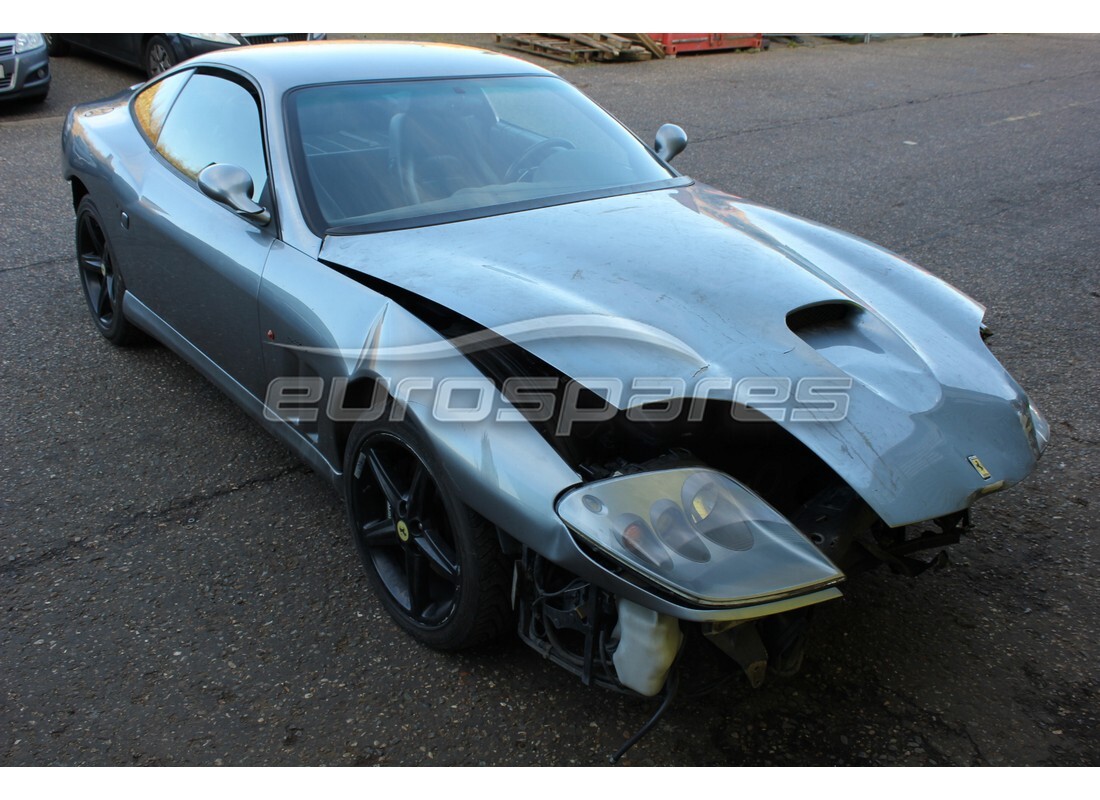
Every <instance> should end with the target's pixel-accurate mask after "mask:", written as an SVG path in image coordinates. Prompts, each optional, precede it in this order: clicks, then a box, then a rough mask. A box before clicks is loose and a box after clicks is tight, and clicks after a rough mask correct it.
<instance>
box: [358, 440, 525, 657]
mask: <svg viewBox="0 0 1100 800" xmlns="http://www.w3.org/2000/svg"><path fill="white" fill-rule="evenodd" d="M344 468H345V480H346V482H347V483H346V487H347V502H348V516H349V520H350V522H351V528H352V536H353V538H354V540H355V545H356V548H357V549H358V551H359V556H360V558H361V559H362V562H363V566H364V568H365V569H366V571H367V575H368V576H369V577H370V579H371V583H372V584H373V585H374V588H375V590H376V591H377V593H378V596H379V598H380V599H381V601H382V604H383V605H384V606H385V608H386V611H388V612H389V614H390V615H391V616H392V617H393V618H394V620H395V621H396V622H397V624H398V625H400V626H401V627H402V628H404V629H405V630H406V631H408V632H409V633H411V634H412V635H413V636H414V637H415V638H417V639H418V640H420V641H421V642H423V643H424V644H427V645H429V646H431V647H434V648H437V649H440V650H459V649H463V648H467V647H473V646H475V645H479V644H483V643H485V642H488V641H490V640H492V639H494V638H496V637H497V636H498V635H500V634H501V633H503V632H504V631H505V630H506V629H507V627H508V625H509V621H510V619H511V606H510V601H509V596H508V578H509V575H508V567H507V563H506V561H505V559H504V555H503V553H502V552H501V548H500V543H499V541H498V539H497V536H496V531H495V529H494V528H493V527H492V526H491V525H490V524H489V523H488V522H486V521H485V520H484V519H482V518H481V517H479V516H478V515H477V514H475V513H474V512H473V511H471V510H470V509H469V508H468V507H466V506H465V505H464V504H463V503H462V502H461V501H460V500H459V498H458V496H457V494H456V492H455V490H454V489H453V488H452V487H451V485H450V481H449V480H448V478H447V476H446V475H445V474H444V472H443V471H442V469H441V468H440V465H439V463H438V461H437V459H436V457H435V455H434V452H433V451H432V450H431V448H430V447H429V445H428V444H427V442H426V441H425V439H424V437H423V436H422V435H421V434H420V432H419V429H418V428H417V427H416V426H415V425H414V424H413V423H412V422H409V421H407V420H405V421H401V422H382V423H359V424H358V425H356V427H355V428H354V429H353V431H352V434H351V437H350V441H349V444H348V450H347V456H346V458H345V460H344Z"/></svg>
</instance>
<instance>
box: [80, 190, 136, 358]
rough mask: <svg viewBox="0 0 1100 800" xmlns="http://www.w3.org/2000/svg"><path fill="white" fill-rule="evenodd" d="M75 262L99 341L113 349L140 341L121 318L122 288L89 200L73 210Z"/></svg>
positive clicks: (107, 243) (109, 248)
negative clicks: (113, 346) (74, 214)
mask: <svg viewBox="0 0 1100 800" xmlns="http://www.w3.org/2000/svg"><path fill="white" fill-rule="evenodd" d="M76 261H77V266H78V268H79V272H80V283H81V285H82V286H83V287H84V298H85V300H87V301H88V309H89V310H90V311H91V312H92V321H93V322H94V323H95V326H96V328H97V329H98V330H99V332H100V333H101V334H103V338H105V339H107V341H109V342H111V343H112V344H116V345H127V344H135V343H137V342H139V341H141V339H142V338H143V337H142V334H141V332H140V331H138V330H137V329H136V328H135V327H134V326H133V325H131V324H130V323H129V322H127V321H126V319H125V317H124V316H123V314H122V298H123V295H124V293H125V291H126V286H125V284H124V283H123V280H122V275H121V274H120V273H119V271H118V267H117V265H116V263H115V258H114V253H113V251H112V249H111V243H110V240H109V239H108V238H107V233H106V230H105V229H104V227H103V222H102V220H101V218H100V216H99V212H98V211H97V210H96V207H95V204H94V203H93V202H92V199H91V198H90V197H84V199H82V200H81V201H80V205H79V206H77V211H76Z"/></svg>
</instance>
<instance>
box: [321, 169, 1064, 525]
mask: <svg viewBox="0 0 1100 800" xmlns="http://www.w3.org/2000/svg"><path fill="white" fill-rule="evenodd" d="M321 258H322V259H324V260H327V261H331V262H333V263H336V264H339V265H341V266H343V267H346V268H350V269H353V270H356V271H360V272H362V273H364V274H367V275H370V276H373V277H375V278H378V279H381V280H383V281H386V282H388V283H390V284H394V285H396V286H399V287H401V288H403V289H405V290H408V291H410V292H413V293H415V294H417V295H420V296H422V297H425V298H428V299H430V300H432V301H434V302H436V303H439V304H441V305H444V306H446V307H448V308H450V309H453V310H454V311H456V312H458V313H459V314H461V315H463V316H464V317H467V318H469V319H471V320H473V321H474V322H476V323H478V324H479V325H482V326H484V327H487V328H490V329H493V330H495V331H497V332H501V333H502V334H503V335H505V336H507V335H508V333H509V332H510V331H514V330H517V329H520V328H523V327H524V326H525V325H526V323H528V322H529V321H531V320H535V319H540V318H557V319H559V320H560V319H561V318H562V317H563V316H569V317H574V318H576V317H578V316H579V317H583V318H584V319H587V320H597V321H599V320H605V321H606V323H607V325H610V326H614V327H615V328H616V329H617V330H618V331H619V333H620V334H621V335H615V336H604V335H597V336H593V335H592V330H591V329H588V331H587V333H585V332H584V330H583V328H584V326H580V327H579V328H578V327H577V326H573V327H572V328H570V329H563V331H562V333H561V335H556V336H551V337H545V338H534V339H530V340H524V341H522V344H523V346H524V347H525V348H527V349H528V350H529V351H531V352H532V353H533V354H535V355H537V356H538V357H539V358H541V359H543V360H544V361H546V362H547V363H549V364H551V365H552V366H554V367H555V368H556V369H558V370H559V371H561V372H562V373H564V374H566V375H569V376H570V377H573V378H576V379H577V380H579V381H581V382H582V383H585V384H587V385H589V386H591V387H592V388H594V389H597V390H598V389H599V388H600V387H601V386H603V385H604V384H603V383H602V381H603V380H604V379H608V378H610V379H615V380H618V381H621V382H622V384H623V385H624V386H625V387H627V391H626V392H624V394H623V395H622V396H620V397H612V398H611V399H612V400H613V401H616V404H617V405H629V404H630V402H631V397H633V398H635V401H636V402H637V397H638V394H636V393H632V392H631V391H630V390H629V387H630V386H631V382H632V381H633V380H634V379H636V378H646V377H649V378H670V377H672V378H678V379H680V380H682V381H683V386H684V391H685V393H686V395H687V396H692V395H696V394H704V393H705V394H706V395H707V396H709V397H712V398H724V399H731V400H732V399H733V397H734V391H735V390H734V389H733V388H730V387H733V386H736V383H737V382H738V381H739V380H741V379H743V378H765V379H783V380H789V381H790V385H791V387H792V397H793V395H794V393H795V391H796V389H797V386H798V382H799V381H800V380H801V379H803V378H808V379H812V380H817V379H821V378H834V379H839V380H840V381H842V382H845V381H848V380H850V381H851V389H850V390H849V391H848V409H847V414H846V415H845V416H844V418H843V419H841V420H840V421H835V422H820V421H800V420H797V419H792V418H791V417H792V414H791V410H792V409H793V408H796V407H797V404H796V403H787V404H775V403H769V404H767V405H768V408H769V412H768V413H769V416H771V417H772V418H773V419H775V420H776V421H777V422H778V423H779V424H780V425H782V426H783V427H784V428H786V429H787V430H788V431H789V432H790V433H791V434H792V435H794V436H795V437H796V438H798V439H799V440H800V441H801V442H803V443H804V444H805V445H806V446H807V447H809V448H810V449H811V450H813V451H814V452H815V453H816V454H817V455H818V456H819V457H820V458H821V459H822V460H823V461H825V462H826V463H827V464H829V466H830V467H832V468H833V469H834V470H835V471H836V472H837V473H838V474H839V475H840V476H841V477H842V478H844V480H845V481H847V482H848V484H849V485H851V486H852V488H853V489H855V490H856V491H857V492H859V493H860V495H861V496H862V497H863V498H864V499H865V500H866V501H867V502H868V503H869V504H870V505H871V506H872V508H874V509H875V511H876V512H877V513H878V514H879V515H880V516H881V517H882V518H883V519H884V520H885V521H886V522H887V523H888V524H890V525H901V524H906V523H909V522H915V521H918V520H923V519H928V518H932V517H936V516H940V515H943V514H947V513H950V512H953V511H957V510H960V509H962V508H965V507H967V506H968V505H969V504H970V503H971V502H972V501H973V500H974V498H975V497H976V496H977V495H979V494H983V493H987V492H989V491H992V490H995V489H996V488H999V487H1003V486H1007V485H1010V484H1012V483H1015V482H1016V481H1019V480H1021V479H1022V478H1023V477H1025V476H1026V475H1027V474H1028V473H1029V472H1030V471H1031V469H1032V467H1033V466H1034V463H1035V460H1036V458H1037V453H1038V451H1039V449H1040V442H1041V441H1042V440H1044V439H1045V435H1044V434H1045V431H1043V430H1042V425H1043V423H1042V420H1041V418H1037V417H1034V416H1033V415H1032V412H1031V410H1030V408H1029V403H1028V399H1027V397H1026V396H1025V395H1024V393H1023V392H1022V391H1021V389H1020V387H1019V386H1018V385H1017V384H1016V383H1015V381H1013V380H1012V378H1011V377H1010V376H1009V375H1008V374H1007V373H1006V372H1005V370H1004V369H1003V368H1002V367H1001V366H1000V364H999V363H998V362H997V361H996V359H994V358H993V356H992V355H991V354H990V353H989V351H988V349H987V348H986V347H985V345H984V344H983V343H982V341H981V339H980V336H979V326H980V323H981V317H982V313H983V309H982V308H981V307H980V306H979V305H977V304H976V303H974V302H973V301H971V300H970V299H969V298H967V297H966V296H965V295H963V294H961V293H959V292H957V291H956V290H954V289H952V288H950V287H949V286H947V285H946V284H945V283H943V282H942V281H940V280H939V279H937V278H935V277H933V276H931V275H929V274H928V273H926V272H924V271H923V270H920V269H919V268H917V267H914V266H913V265H911V264H909V263H907V262H905V261H903V260H901V259H899V258H898V257H897V256H895V255H892V254H890V253H888V252H886V251H885V250H882V249H881V248H878V247H876V246H874V245H872V244H870V243H868V242H866V241H863V240H861V239H858V238H856V237H853V236H850V235H848V234H844V233H841V232H839V231H836V230H833V229H830V228H827V227H825V226H821V225H817V224H814V223H810V222H807V221H806V220H802V219H799V218H797V217H793V216H790V215H786V214H783V213H780V212H777V211H775V210H772V209H768V208H765V207H762V206H759V205H755V204H752V203H748V202H744V201H742V200H739V199H737V198H734V197H732V196H730V195H727V194H724V193H722V192H719V191H717V190H714V189H712V188H709V187H706V186H701V185H694V186H689V187H685V188H679V189H671V190H659V191H652V192H644V193H638V194H631V195H624V196H620V197H611V198H605V199H600V200H592V201H587V202H580V203H572V204H567V205H560V206H554V207H549V208H543V209H535V210H531V211H524V212H520V213H513V214H504V215H500V216H496V217H488V218H483V219H475V220H469V221H464V222H457V223H451V224H446V225H437V226H433V227H427V228H419V229H411V230H402V231H390V232H384V233H373V234H363V235H355V236H331V237H328V238H327V239H326V240H325V242H324V245H323V247H322V251H321ZM813 306H823V307H826V308H827V309H830V310H831V312H835V313H826V314H825V315H815V314H813V313H810V314H805V313H804V314H802V315H798V314H796V315H795V316H794V317H791V316H790V315H791V312H794V311H796V310H798V309H805V308H808V307H813ZM792 327H793V328H794V329H793V330H792ZM654 331H659V332H663V334H665V336H664V337H663V338H662V336H660V335H654ZM581 334H584V335H581ZM641 394H642V395H644V392H642V393H641ZM643 401H644V400H643ZM780 414H782V419H779V418H778V416H779V415H780ZM1035 424H1038V425H1039V426H1040V435H1039V437H1038V439H1037V438H1036V436H1035V433H1034V425H1035ZM971 457H977V458H978V459H979V460H980V461H981V463H982V464H983V465H984V467H985V469H986V470H988V473H989V477H988V478H986V477H983V475H981V474H980V473H979V471H978V469H977V468H975V467H974V466H973V465H972V463H971V461H970V459H971Z"/></svg>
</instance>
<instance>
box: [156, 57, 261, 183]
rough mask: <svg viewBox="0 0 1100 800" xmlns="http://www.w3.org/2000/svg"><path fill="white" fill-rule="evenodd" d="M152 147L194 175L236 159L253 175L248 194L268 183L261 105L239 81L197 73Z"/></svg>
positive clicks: (181, 170)
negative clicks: (214, 165) (261, 123)
mask: <svg viewBox="0 0 1100 800" xmlns="http://www.w3.org/2000/svg"><path fill="white" fill-rule="evenodd" d="M156 148H157V152H158V153H160V154H161V156H163V157H164V159H165V160H166V161H168V163H170V164H171V165H172V166H173V167H175V168H176V169H178V170H179V171H180V172H182V173H183V174H184V175H186V176H187V177H188V178H190V179H192V180H194V179H196V178H197V177H198V174H199V173H200V172H201V171H202V170H203V169H205V168H206V167H208V166H210V165H211V164H235V165H237V166H239V167H244V168H245V169H246V170H248V173H249V175H251V176H252V199H253V201H256V202H259V199H260V195H261V194H263V191H264V188H265V187H266V186H267V166H266V162H265V160H264V143H263V133H262V127H261V125H260V107H259V104H258V103H257V101H256V98H255V96H254V95H253V94H252V92H251V91H249V90H248V89H246V88H245V87H244V86H243V85H242V84H240V83H238V82H237V81H235V80H231V79H229V78H227V77H223V76H220V75H211V74H205V73H200V74H197V75H194V76H192V77H191V80H189V81H188V82H187V85H186V86H184V87H183V91H181V92H180V95H179V97H178V98H177V99H176V102H175V103H174V104H173V105H172V110H171V111H170V112H169V114H168V119H167V120H166V121H165V122H164V125H163V127H162V128H161V131H160V137H159V138H158V139H157V144H156Z"/></svg>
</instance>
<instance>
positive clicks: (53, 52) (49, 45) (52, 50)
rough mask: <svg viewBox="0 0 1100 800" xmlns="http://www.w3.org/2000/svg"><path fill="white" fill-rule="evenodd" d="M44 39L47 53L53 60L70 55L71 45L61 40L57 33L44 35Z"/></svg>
mask: <svg viewBox="0 0 1100 800" xmlns="http://www.w3.org/2000/svg"><path fill="white" fill-rule="evenodd" d="M42 37H43V38H44V39H45V40H46V52H47V53H49V54H50V57H51V58H60V57H61V56H67V55H68V54H69V43H68V42H66V41H65V40H64V39H59V38H58V36H57V34H56V33H44V34H42Z"/></svg>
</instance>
